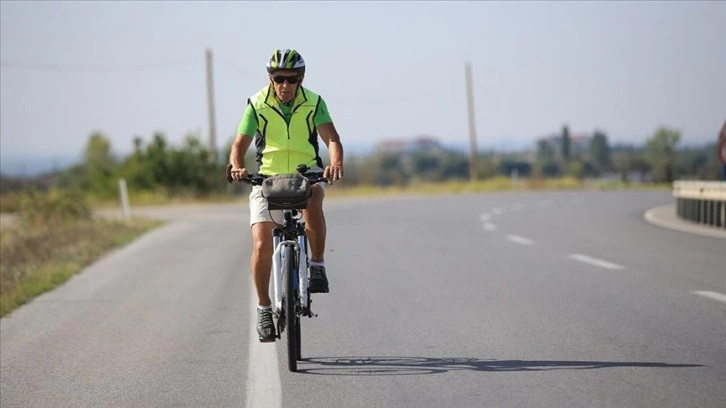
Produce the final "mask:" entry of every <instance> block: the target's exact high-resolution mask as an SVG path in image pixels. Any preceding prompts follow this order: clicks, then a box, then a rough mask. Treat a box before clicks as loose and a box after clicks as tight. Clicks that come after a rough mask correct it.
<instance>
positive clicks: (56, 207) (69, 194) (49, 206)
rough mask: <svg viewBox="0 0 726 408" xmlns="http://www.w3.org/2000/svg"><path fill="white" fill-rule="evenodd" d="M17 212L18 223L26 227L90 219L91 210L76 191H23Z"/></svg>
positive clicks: (81, 195)
mask: <svg viewBox="0 0 726 408" xmlns="http://www.w3.org/2000/svg"><path fill="white" fill-rule="evenodd" d="M17 210H18V218H19V219H20V222H21V223H23V224H25V225H26V226H28V227H38V226H43V225H57V224H63V223H67V222H69V221H80V220H90V219H91V208H90V206H89V205H88V202H87V200H86V198H85V196H84V195H83V193H81V192H80V191H79V190H77V189H65V190H58V191H52V192H48V193H42V192H39V191H38V190H35V189H30V190H25V191H23V192H22V193H21V195H20V199H19V202H18V208H17Z"/></svg>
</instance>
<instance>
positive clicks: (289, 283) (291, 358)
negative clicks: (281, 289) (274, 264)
mask: <svg viewBox="0 0 726 408" xmlns="http://www.w3.org/2000/svg"><path fill="white" fill-rule="evenodd" d="M294 256H295V254H294V251H293V248H292V247H291V246H289V245H288V246H285V248H284V249H283V261H282V272H283V273H284V276H285V323H286V325H287V368H288V369H289V370H290V371H292V372H295V371H297V358H298V353H299V351H298V350H299V348H298V344H299V339H300V327H299V326H300V320H299V317H298V315H297V313H296V311H295V303H296V301H297V299H298V294H297V289H296V287H297V285H296V284H295V283H296V279H297V277H296V276H295V275H296V274H295V259H294Z"/></svg>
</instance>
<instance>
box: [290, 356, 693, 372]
mask: <svg viewBox="0 0 726 408" xmlns="http://www.w3.org/2000/svg"><path fill="white" fill-rule="evenodd" d="M300 363H301V364H298V372H300V373H306V374H316V375H351V376H365V375H369V376H375V375H423V374H444V373H447V372H449V371H462V370H463V371H482V372H517V371H551V370H592V369H599V368H617V367H621V368H622V367H644V368H684V367H703V366H702V365H699V364H667V363H659V362H627V361H625V362H620V361H558V360H482V359H478V358H433V357H390V356H389V357H312V358H304V359H302V361H300ZM308 365H310V367H306V366H308Z"/></svg>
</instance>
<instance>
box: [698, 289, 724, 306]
mask: <svg viewBox="0 0 726 408" xmlns="http://www.w3.org/2000/svg"><path fill="white" fill-rule="evenodd" d="M693 293H694V294H696V295H699V296H704V297H707V298H710V299H713V300H718V301H719V302H724V303H726V295H724V294H723V293H718V292H711V291H708V290H694V291H693Z"/></svg>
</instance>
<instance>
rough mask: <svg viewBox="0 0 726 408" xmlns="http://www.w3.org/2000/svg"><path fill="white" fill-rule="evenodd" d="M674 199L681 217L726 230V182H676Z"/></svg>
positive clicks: (674, 184)
mask: <svg viewBox="0 0 726 408" xmlns="http://www.w3.org/2000/svg"><path fill="white" fill-rule="evenodd" d="M673 197H675V198H676V213H677V214H678V216H679V217H681V218H683V219H686V220H689V221H692V222H697V223H699V224H705V225H710V226H713V227H716V228H724V229H726V181H675V182H673Z"/></svg>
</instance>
